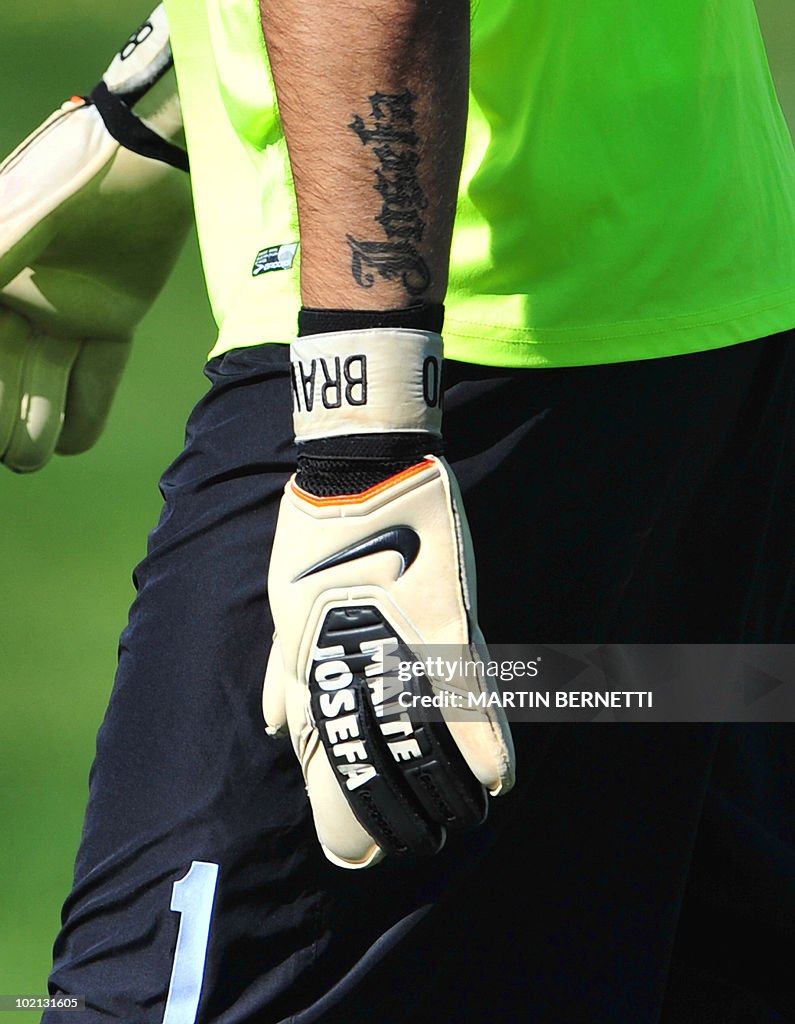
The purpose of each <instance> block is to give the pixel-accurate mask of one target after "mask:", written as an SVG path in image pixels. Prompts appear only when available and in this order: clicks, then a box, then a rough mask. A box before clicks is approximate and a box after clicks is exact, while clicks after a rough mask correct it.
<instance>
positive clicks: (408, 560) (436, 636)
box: [263, 332, 513, 867]
mask: <svg viewBox="0 0 795 1024" xmlns="http://www.w3.org/2000/svg"><path fill="white" fill-rule="evenodd" d="M357 333H358V332H357ZM311 340H312V341H314V340H315V339H311ZM346 358H347V357H346ZM398 358H399V357H398ZM373 362H374V360H373V359H372V358H370V363H373ZM387 376H391V375H389V374H388V375H387ZM370 383H371V384H375V385H377V382H372V381H371V382H370ZM368 386H369V385H368ZM331 404H332V406H333V407H332V409H331V416H332V417H334V416H335V415H337V414H338V412H339V407H337V406H334V405H333V403H331ZM376 404H377V400H376ZM320 415H321V416H323V415H325V413H324V412H323V411H322V410H321V413H320ZM299 417H300V413H299V415H298V416H297V417H296V419H297V420H298V419H299ZM268 586H269V593H270V601H271V608H272V611H273V617H274V623H275V630H276V635H275V638H274V645H273V649H272V651H271V654H270V659H269V661H268V667H267V672H266V678H265V687H264V695H263V710H264V714H265V720H266V722H267V724H268V727H269V731H270V732H272V733H278V732H284V731H285V730H289V733H290V736H291V738H292V743H293V747H294V749H295V752H296V754H297V756H298V759H299V761H300V763H301V767H302V769H303V772H304V777H305V779H306V784H307V791H308V794H309V799H310V802H311V805H312V812H313V815H314V820H315V826H316V829H317V833H318V837H319V839H320V843H321V845H322V847H323V850H324V852H325V853H326V856H327V857H328V858H329V859H330V860H331V861H332V862H334V863H336V864H339V865H341V866H343V867H367V866H369V865H371V864H374V863H376V862H377V861H378V860H379V859H380V858H381V857H382V856H383V855H384V854H385V853H388V854H398V855H400V854H407V853H408V854H430V853H435V852H436V851H438V850H439V849H440V848H441V846H442V845H443V843H444V840H445V834H446V830H447V829H448V828H457V827H467V826H470V825H474V824H478V823H479V822H480V821H482V820H483V818H484V817H485V814H486V803H487V801H486V791H488V792H490V793H491V794H493V795H497V794H499V793H503V792H507V790H509V789H510V788H511V786H512V785H513V747H512V742H511V737H510V730H509V728H508V725H507V722H506V721H505V717H504V713H503V712H502V710H501V709H500V708H499V706H494V707H489V706H485V707H479V708H477V709H476V710H455V711H454V712H453V713H449V712H444V711H443V712H442V714H443V715H444V720H443V721H441V720H440V721H434V722H431V721H429V716H428V712H427V710H426V711H425V712H424V713H422V712H418V711H417V710H406V709H404V708H403V707H402V706H400V703H399V701H398V699H397V697H398V693H397V690H398V689H401V688H402V689H405V690H407V691H408V692H410V693H412V692H417V688H416V685H414V686H413V685H412V684H411V683H407V684H401V685H399V684H397V683H396V679H397V677H396V675H395V674H394V673H387V674H386V675H385V674H384V667H385V662H387V663H389V662H392V661H394V659H395V658H397V659H398V660H401V661H402V660H404V659H405V660H407V661H409V660H411V652H412V651H413V652H417V649H418V647H420V645H427V644H433V645H437V644H445V645H455V646H456V649H459V650H460V649H463V650H464V651H465V652H466V653H467V654H468V655H469V656H470V658H471V659H472V660H473V661H477V660H478V659H483V658H484V657H486V656H487V655H486V651H485V645H484V643H483V639H482V636H481V634H480V631H479V629H478V626H477V621H476V608H475V570H474V561H473V557H472V546H471V539H470V535H469V529H468V526H467V523H466V518H465V516H464V512H463V506H462V502H461V496H460V493H459V489H458V485H457V483H456V481H455V478H454V476H453V474H452V472H451V470H450V468H449V467H448V466H447V464H446V463H445V462H444V460H443V459H440V458H437V457H435V456H428V457H427V458H425V459H423V460H421V461H420V462H418V463H417V464H416V465H413V466H410V467H408V468H406V469H404V470H403V471H402V472H398V473H396V474H395V475H394V476H392V477H391V478H389V479H387V480H384V481H382V482H380V483H378V484H376V485H375V486H372V487H370V488H369V489H368V490H366V491H364V492H363V493H360V494H355V495H348V496H342V497H341V496H330V497H317V496H315V495H312V494H309V493H307V492H305V491H303V490H302V489H301V488H300V487H299V486H298V484H297V483H296V479H295V477H293V478H292V479H291V480H290V482H289V483H288V485H287V487H286V488H285V492H284V496H283V498H282V503H281V507H280V511H279V519H278V524H277V529H276V537H275V542H274V548H273V553H272V559H271V566H270V572H269V577H268ZM420 684H421V685H420V691H419V692H422V693H424V694H425V695H431V694H432V693H433V692H438V691H440V690H441V689H447V690H450V689H451V687H452V688H453V689H455V690H457V691H458V692H460V693H465V692H466V691H474V692H475V693H483V692H487V693H489V692H491V691H492V690H493V686H492V682H491V679H490V678H488V677H484V676H483V674H482V673H481V674H476V673H472V674H470V673H467V674H466V675H465V677H464V678H459V679H456V680H453V682H452V684H450V683H447V682H445V683H444V685H442V684H441V680H433V679H430V678H427V677H426V678H424V679H420Z"/></svg>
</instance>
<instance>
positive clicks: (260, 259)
mask: <svg viewBox="0 0 795 1024" xmlns="http://www.w3.org/2000/svg"><path fill="white" fill-rule="evenodd" d="M297 252H298V242H285V243H284V245H271V246H269V248H267V249H260V251H259V252H258V253H257V255H256V257H255V259H254V266H253V267H252V268H251V276H252V277H259V275H260V274H267V273H268V271H269V270H289V269H290V267H292V265H293V263H294V262H295V254H296V253H297Z"/></svg>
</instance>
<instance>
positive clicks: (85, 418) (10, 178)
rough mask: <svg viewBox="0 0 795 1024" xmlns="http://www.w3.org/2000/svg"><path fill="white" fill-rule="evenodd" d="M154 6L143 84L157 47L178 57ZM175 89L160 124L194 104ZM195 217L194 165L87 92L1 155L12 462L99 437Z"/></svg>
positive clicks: (0, 437) (2, 372) (140, 65)
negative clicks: (188, 170) (177, 161)
mask: <svg viewBox="0 0 795 1024" xmlns="http://www.w3.org/2000/svg"><path fill="white" fill-rule="evenodd" d="M155 14H158V12H155ZM151 20H152V22H153V25H149V23H147V25H149V27H150V29H151V31H149V32H148V33H147V34H145V35H144V36H143V38H144V41H143V42H142V43H141V45H140V46H136V48H135V49H136V52H135V55H134V59H133V60H132V61H130V68H131V69H132V68H134V72H135V83H134V85H135V90H136V92H135V95H136V96H141V95H142V94H143V92H144V91H145V89H146V85H145V84H142V82H144V81H145V79H144V78H143V77H142V75H143V69H144V68H145V67H146V65H147V53H146V50H147V48H150V49H151V51H152V52H151V61H150V62H151V63H153V64H154V65H156V66H155V67H154V70H152V69H151V68H150V70H152V73H153V75H154V77H156V78H162V75H163V73H164V70H167V69H166V68H165V64H164V60H165V59H166V58H165V57H164V46H165V47H166V48H167V42H168V35H167V25H165V22H164V15H163V14H160V16H159V17H158V18H156V17H155V15H153V17H152V19H151ZM164 33H165V44H164V42H163V34H164ZM128 46H129V44H128ZM118 64H119V58H117V59H116V61H114V63H113V64H112V65H111V68H110V69H109V73H110V72H111V71H112V70H113V69H115V68H117V67H118ZM111 81H113V82H114V83H115V84H117V85H118V86H119V88H121V76H120V74H119V72H118V71H115V72H114V75H113V77H112V78H111ZM149 84H150V85H152V84H153V83H152V82H150V83H149ZM169 90H170V95H169ZM161 93H162V95H161V97H160V99H159V100H158V106H157V108H156V109H154V110H153V111H152V116H151V118H150V124H151V125H152V126H153V127H155V128H157V129H158V131H162V132H163V133H164V134H165V133H168V132H169V131H173V130H174V129H176V128H178V126H179V123H180V115H179V107H178V101H177V100H176V93H175V87H174V86H173V84H171V85H170V86H167V87H163V86H161ZM131 116H132V115H131ZM144 130H146V129H144ZM164 145H167V144H164ZM173 148H174V147H169V149H170V150H171V151H173ZM190 223H191V199H190V184H189V179H188V175H186V174H184V173H183V172H182V171H180V170H177V169H175V168H174V167H173V166H170V165H168V164H167V163H165V162H163V161H161V160H158V159H150V158H147V157H144V156H141V155H139V154H138V153H134V152H131V151H129V150H128V149H126V148H124V147H123V146H121V145H120V143H119V142H118V141H117V140H116V139H115V138H113V137H112V136H111V134H110V133H109V131H108V130H107V128H106V126H105V123H104V121H103V119H102V117H101V116H100V114H99V112H98V109H97V107H96V106H95V105H93V104H91V103H87V102H86V101H85V100H83V99H81V98H77V97H76V98H74V99H72V100H70V101H69V102H67V103H64V104H63V106H62V107H61V108H60V110H58V111H56V112H55V113H54V114H53V115H52V116H51V117H50V118H48V119H47V120H46V121H45V122H44V123H43V124H42V125H41V126H40V127H39V128H38V129H37V130H36V131H35V132H34V133H33V134H32V135H31V136H30V137H29V138H28V139H26V140H25V142H23V143H22V144H21V145H20V146H19V147H18V148H17V149H16V150H15V151H14V152H13V153H12V154H11V155H10V156H9V157H8V158H7V159H6V160H5V161H4V162H3V164H2V165H0V462H2V463H4V464H5V465H7V466H8V467H9V468H11V469H13V470H16V471H17V472H29V471H31V470H36V469H39V468H41V467H42V466H43V465H44V464H45V463H46V462H47V461H48V460H49V458H50V457H51V455H52V453H53V451H58V452H60V453H62V454H75V453H78V452H81V451H84V450H86V449H87V448H90V447H91V445H93V444H94V442H95V441H96V439H97V437H98V436H99V434H100V432H101V430H102V428H103V426H104V423H105V419H106V417H107V414H108V411H109V408H110V404H111V401H112V399H113V395H114V393H115V391H116V387H117V385H118V382H119V378H120V376H121V373H122V370H123V369H124V366H125V363H126V361H127V358H128V355H129V346H130V342H131V339H132V333H133V330H134V328H135V326H136V325H137V323H138V322H139V321H140V319H141V318H142V316H143V315H144V313H145V312H146V311H147V309H148V308H149V306H150V305H151V303H152V302H153V301H154V299H155V297H156V296H157V294H158V293H159V291H160V290H161V288H162V286H163V284H164V283H165V280H166V278H167V277H168V274H169V272H170V270H171V268H172V266H173V264H174V261H175V260H176V257H177V255H178V254H179V251H180V249H181V247H182V244H183V242H184V239H185V237H186V234H187V230H188V228H189V226H190Z"/></svg>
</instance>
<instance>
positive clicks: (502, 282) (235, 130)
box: [167, 0, 795, 366]
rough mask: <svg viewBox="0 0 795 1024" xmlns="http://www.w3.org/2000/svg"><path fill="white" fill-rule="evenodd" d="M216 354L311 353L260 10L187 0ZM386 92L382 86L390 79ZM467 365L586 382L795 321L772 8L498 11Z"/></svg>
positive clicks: (188, 108)
mask: <svg viewBox="0 0 795 1024" xmlns="http://www.w3.org/2000/svg"><path fill="white" fill-rule="evenodd" d="M167 7H168V13H169V20H170V23H171V29H172V42H173V49H174V56H175V61H176V65H177V74H178V79H179V87H180V95H181V97H182V103H183V110H184V116H185V125H186V133H187V138H188V145H189V150H190V157H191V169H192V176H193V184H194V193H195V199H196V212H197V220H198V226H199V236H200V242H201V248H202V257H203V261H204V267H205V274H206V278H207V285H208V289H209V293H210V299H211V302H212V306H213V310H214V313H215V316H216V319H217V321H218V324H219V332H220V333H219V338H218V343H217V346H216V348H215V349H214V353H213V354H218V353H220V352H223V351H225V350H227V349H229V348H235V347H240V346H246V345H254V344H259V343H262V342H285V341H289V340H290V339H291V338H292V337H293V335H294V333H295V329H296V316H297V311H298V308H299V304H300V300H299V290H298V265H299V260H300V248H299V247H298V245H297V243H298V228H297V216H296V210H295V198H294V195H293V190H292V183H291V176H290V170H289V162H288V159H287V150H286V146H285V143H284V137H283V135H282V132H281V127H280V123H279V118H278V113H277V109H276V104H275V97H274V91H273V86H272V81H271V77H270V73H269V68H268V64H267V56H266V53H265V48H264V44H263V41H262V34H261V29H260V24H259V8H258V3H257V0H199V2H198V3H196V2H195V0H167ZM375 84H376V85H377V83H375ZM446 307H447V316H446V320H445V353H446V355H447V356H448V357H449V358H454V359H463V360H469V361H472V362H480V363H486V364H491V365H506V366H570V365H580V364H588V363H607V362H619V361H624V360H630V359H646V358H651V357H656V356H667V355H675V354H679V353H685V352H693V351H700V350H704V349H710V348H718V347H720V346H724V345H730V344H734V343H736V342H742V341H748V340H750V339H752V338H757V337H763V336H765V335H768V334H772V333H775V332H778V331H783V330H787V329H789V328H791V327H793V326H795V154H793V148H792V143H791V140H790V137H789V133H788V131H787V127H786V124H785V122H784V119H783V116H782V114H781V110H780V108H779V105H778V101H777V99H776V95H775V91H774V88H773V85H772V82H771V78H770V73H769V70H768V65H767V60H766V57H765V53H764V47H763V44H762V39H761V35H760V32H759V27H758V24H757V20H756V14H755V10H754V6H753V2H752V0H667V2H666V3H660V2H659V0H581V2H576V0H575V2H574V3H568V4H561V3H559V2H557V0H483V2H482V3H479V4H477V5H476V7H475V8H474V14H473V32H472V74H471V97H470V117H469V125H468V130H467V143H466V151H465V157H464V168H463V173H462V177H461V186H460V195H459V204H458V213H457V218H456V227H455V232H454V237H453V247H452V263H451V277H450V288H449V292H448V296H447V301H446Z"/></svg>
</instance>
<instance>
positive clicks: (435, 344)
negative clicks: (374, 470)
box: [290, 327, 442, 441]
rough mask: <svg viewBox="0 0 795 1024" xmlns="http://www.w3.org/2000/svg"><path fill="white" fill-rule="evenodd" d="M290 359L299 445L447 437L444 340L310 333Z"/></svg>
mask: <svg viewBox="0 0 795 1024" xmlns="http://www.w3.org/2000/svg"><path fill="white" fill-rule="evenodd" d="M290 358H291V362H292V389H293V423H294V426H295V436H296V440H298V441H311V440H315V439H317V438H321V437H337V436H340V435H344V434H382V433H394V432H397V431H409V432H416V433H427V434H436V435H439V434H441V430H442V405H441V370H442V339H441V336H440V335H438V334H434V333H433V332H432V331H416V330H410V329H406V328H392V327H390V328H372V329H369V330H364V331H338V332H335V333H333V334H312V335H309V336H307V337H305V338H298V339H297V340H296V341H294V342H293V343H292V345H291V347H290Z"/></svg>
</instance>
